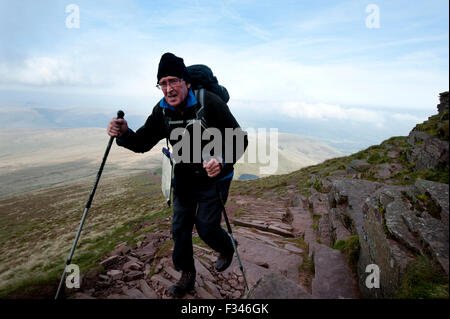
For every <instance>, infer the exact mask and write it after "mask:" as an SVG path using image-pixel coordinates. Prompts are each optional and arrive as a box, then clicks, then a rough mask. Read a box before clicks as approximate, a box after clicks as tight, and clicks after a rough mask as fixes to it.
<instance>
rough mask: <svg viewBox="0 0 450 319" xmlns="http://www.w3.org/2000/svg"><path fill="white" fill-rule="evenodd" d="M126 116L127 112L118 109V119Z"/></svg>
mask: <svg viewBox="0 0 450 319" xmlns="http://www.w3.org/2000/svg"><path fill="white" fill-rule="evenodd" d="M124 116H125V113H124V112H123V111H122V110H118V111H117V118H118V119H123V117H124Z"/></svg>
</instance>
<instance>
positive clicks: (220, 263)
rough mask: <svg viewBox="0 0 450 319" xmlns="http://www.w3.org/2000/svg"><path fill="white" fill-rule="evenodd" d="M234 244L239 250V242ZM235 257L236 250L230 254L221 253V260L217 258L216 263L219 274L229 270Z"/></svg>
mask: <svg viewBox="0 0 450 319" xmlns="http://www.w3.org/2000/svg"><path fill="white" fill-rule="evenodd" d="M234 242H235V244H236V249H237V245H238V242H237V241H234ZM233 255H234V250H233V251H232V252H231V253H229V254H222V253H221V254H220V255H219V258H217V261H216V270H217V271H219V272H222V271H224V270H225V269H227V268H228V267H229V266H230V265H231V262H232V261H233Z"/></svg>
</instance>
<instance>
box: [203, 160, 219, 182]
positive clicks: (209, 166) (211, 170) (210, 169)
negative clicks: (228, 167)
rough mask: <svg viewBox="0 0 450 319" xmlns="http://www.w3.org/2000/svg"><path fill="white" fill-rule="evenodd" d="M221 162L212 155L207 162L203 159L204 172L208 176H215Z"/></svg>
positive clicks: (217, 173)
mask: <svg viewBox="0 0 450 319" xmlns="http://www.w3.org/2000/svg"><path fill="white" fill-rule="evenodd" d="M222 165H223V164H221V163H219V162H218V160H217V159H216V158H214V157H212V158H211V159H210V160H209V162H206V160H203V168H204V169H206V173H208V176H209V177H211V178H212V177H216V176H217V175H219V173H220V171H221V170H222Z"/></svg>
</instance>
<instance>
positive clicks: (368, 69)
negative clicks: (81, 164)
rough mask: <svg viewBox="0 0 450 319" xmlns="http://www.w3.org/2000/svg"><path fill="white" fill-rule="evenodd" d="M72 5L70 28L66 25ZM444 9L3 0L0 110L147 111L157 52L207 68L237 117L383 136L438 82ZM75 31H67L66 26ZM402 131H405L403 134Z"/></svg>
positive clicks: (444, 69) (419, 110)
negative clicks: (340, 126)
mask: <svg viewBox="0 0 450 319" xmlns="http://www.w3.org/2000/svg"><path fill="white" fill-rule="evenodd" d="M69 4H75V5H76V6H77V8H79V18H80V20H79V28H68V25H67V23H66V22H69V26H71V25H72V26H73V25H74V24H73V23H75V24H76V20H73V19H72V18H73V17H74V15H73V13H74V11H71V10H69V12H66V9H68V7H67V6H68V5H69ZM448 7H449V2H448V1H447V0H430V1H396V0H391V1H387V0H383V1H380V0H372V1H361V0H357V1H321V0H314V1H313V0H310V1H263V0H257V1H245V0H244V1H242V0H240V1H200V0H199V1H175V0H174V1H122V0H114V1H74V0H70V1H56V0H51V1H44V0H40V1H33V0H20V1H14V0H0V108H4V109H5V108H8V107H18V106H42V107H48V106H50V107H90V108H95V107H99V108H107V109H111V110H115V109H117V105H118V104H120V105H126V112H128V113H130V114H147V113H149V112H150V111H151V108H152V107H153V106H154V105H155V104H156V102H157V101H158V100H159V99H160V98H161V92H160V91H158V90H157V89H156V88H155V84H156V73H157V65H158V61H159V59H160V57H161V55H162V54H163V53H164V52H173V53H175V54H176V55H178V56H181V57H183V58H184V60H185V63H186V65H191V64H197V63H202V64H207V65H209V66H210V67H211V68H212V69H213V71H214V72H215V74H216V75H217V77H218V79H219V82H220V83H222V84H223V85H224V86H226V87H227V89H228V91H229V92H230V95H231V100H230V103H229V105H230V108H231V109H232V110H233V112H236V113H237V114H240V115H241V116H242V117H243V119H242V121H243V122H245V123H249V125H250V124H253V123H252V117H251V114H252V113H254V112H258V114H259V115H261V114H263V115H264V116H262V117H261V118H262V119H264V118H266V119H267V123H262V122H258V124H259V125H261V124H265V126H267V127H272V126H271V118H272V117H273V116H283V117H287V118H289V120H295V119H299V120H302V121H304V120H308V119H309V120H311V121H330V123H333V121H337V122H336V123H345V121H348V122H352V123H356V124H359V125H363V126H364V125H372V126H374V127H376V128H377V129H384V130H386V134H387V135H389V134H390V130H391V129H392V128H393V126H398V125H399V123H402V124H403V125H405V130H406V127H409V126H411V125H413V124H415V123H417V122H418V121H423V120H424V119H426V117H427V116H430V115H432V114H434V113H435V110H436V108H435V107H436V104H437V103H438V94H439V93H440V92H443V91H446V90H448V86H449V76H448V70H449V62H448V60H449V51H448V50H449V49H448V47H449V34H448V26H449V16H448V11H449V8H448ZM71 23H72V24H71ZM405 133H406V134H407V132H405Z"/></svg>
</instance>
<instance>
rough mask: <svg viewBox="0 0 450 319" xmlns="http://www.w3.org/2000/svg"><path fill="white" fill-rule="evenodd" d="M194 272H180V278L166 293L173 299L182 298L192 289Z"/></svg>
mask: <svg viewBox="0 0 450 319" xmlns="http://www.w3.org/2000/svg"><path fill="white" fill-rule="evenodd" d="M195 275H196V273H195V271H194V272H190V271H181V278H180V280H178V281H177V282H176V283H175V284H174V285H172V286H170V287H169V289H168V290H167V292H168V293H169V295H171V296H172V297H175V298H181V297H183V296H184V295H185V294H186V293H187V292H189V291H191V290H192V289H194V284H195Z"/></svg>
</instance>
